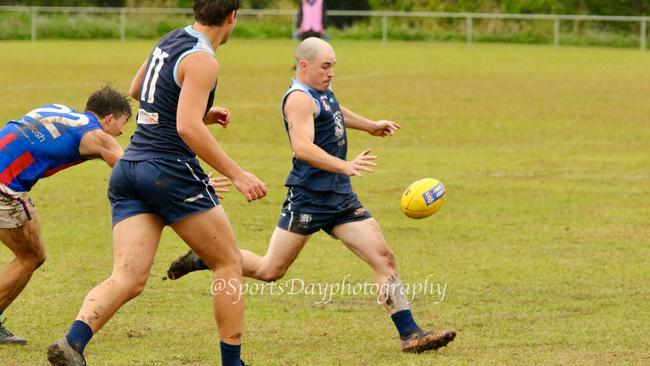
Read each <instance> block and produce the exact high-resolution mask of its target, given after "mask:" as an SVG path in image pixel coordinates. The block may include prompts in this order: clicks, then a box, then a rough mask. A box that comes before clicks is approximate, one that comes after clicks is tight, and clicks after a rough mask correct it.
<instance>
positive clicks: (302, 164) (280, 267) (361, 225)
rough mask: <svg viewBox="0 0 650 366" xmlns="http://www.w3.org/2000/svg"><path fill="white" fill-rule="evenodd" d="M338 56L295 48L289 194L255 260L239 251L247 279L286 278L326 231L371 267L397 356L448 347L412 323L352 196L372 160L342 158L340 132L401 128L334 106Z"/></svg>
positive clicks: (371, 223) (319, 43) (187, 268)
mask: <svg viewBox="0 0 650 366" xmlns="http://www.w3.org/2000/svg"><path fill="white" fill-rule="evenodd" d="M335 64H336V55H335V54H334V50H333V49H332V47H331V46H330V45H329V44H328V43H327V42H325V41H323V40H321V39H318V38H308V39H306V40H305V41H303V42H302V43H300V45H299V46H298V48H297V50H296V77H295V78H294V79H293V82H292V85H291V87H290V88H289V90H288V91H287V92H286V93H285V94H284V97H283V98H282V114H283V117H284V122H285V128H286V130H287V132H288V134H289V140H290V142H291V148H292V150H293V154H294V158H293V169H292V170H291V172H290V173H289V177H288V178H287V181H286V183H285V185H286V186H287V187H288V194H287V197H286V200H285V202H284V205H283V208H282V214H281V216H280V220H279V222H278V225H277V227H276V228H275V231H274V232H273V235H272V237H271V242H270V244H269V248H268V251H267V252H266V254H265V255H264V256H263V257H260V256H258V255H256V254H254V253H252V252H250V251H247V250H242V256H243V258H244V263H243V271H244V275H245V276H248V277H253V278H256V279H258V280H262V281H275V280H278V279H280V278H282V276H283V275H284V274H285V272H286V271H287V269H288V268H289V266H290V265H291V264H292V263H293V261H294V260H295V259H296V257H297V256H298V254H299V253H300V251H301V250H302V248H303V247H304V246H305V244H306V243H307V241H308V240H309V238H310V236H311V235H312V234H314V233H316V232H318V231H319V230H321V229H322V230H324V231H325V232H327V233H328V234H330V235H332V236H333V237H335V238H337V239H339V240H341V241H342V242H343V244H345V245H346V246H347V247H348V248H349V249H350V250H352V252H354V253H355V254H356V255H357V256H359V257H360V258H361V259H363V260H364V261H365V262H366V263H368V264H369V265H370V266H371V267H372V269H373V271H374V277H375V281H376V282H377V284H378V285H379V288H380V289H382V293H381V295H382V299H383V300H384V304H385V306H386V308H387V309H388V311H389V312H390V314H391V318H392V320H393V322H394V323H395V326H396V327H397V330H398V332H399V335H400V338H401V347H402V351H405V352H416V353H419V352H423V351H427V350H432V349H438V348H440V347H444V346H446V345H447V344H448V343H449V342H451V341H453V340H454V337H455V336H456V332H455V331H453V330H439V331H435V332H429V331H425V330H423V329H421V328H420V327H419V326H418V325H417V324H416V322H415V320H414V319H413V315H412V314H411V310H410V309H409V304H408V301H407V299H406V294H405V291H404V288H403V285H402V282H401V280H400V278H399V276H398V274H397V272H396V264H395V256H394V255H393V253H392V252H391V251H390V249H389V248H388V246H387V245H386V242H385V240H384V236H383V234H382V231H381V228H380V227H379V224H378V223H377V221H376V220H375V219H374V218H373V217H372V216H371V215H370V213H369V212H368V211H366V209H365V208H364V207H363V205H362V204H361V202H359V200H358V198H357V195H356V194H355V193H354V192H353V191H352V186H351V184H350V177H351V176H360V175H361V174H362V172H371V171H373V167H374V166H375V165H376V164H375V163H374V162H373V160H375V159H376V158H377V157H376V156H373V155H369V154H368V150H366V151H364V152H362V153H361V154H359V155H358V156H356V157H355V158H354V159H353V160H352V161H346V154H347V136H346V130H345V128H346V127H347V128H352V129H357V130H362V131H366V132H368V133H370V134H371V135H373V136H382V137H383V136H389V135H392V134H393V133H394V132H396V131H397V130H398V129H399V128H400V126H399V125H398V124H397V123H395V122H391V121H384V120H381V121H372V120H369V119H367V118H364V117H362V116H359V115H357V114H355V113H353V112H352V111H350V110H349V109H346V108H345V107H343V106H341V105H339V103H338V101H337V100H336V97H335V96H334V93H333V92H332V90H331V89H330V84H331V82H332V78H333V76H334V65H335ZM206 268H207V266H206V265H205V263H203V261H202V260H201V258H200V257H199V256H197V255H196V254H194V253H193V252H189V253H187V254H186V255H184V256H182V257H181V258H179V259H177V260H176V261H174V262H173V263H172V265H171V267H170V268H169V271H168V274H167V275H168V277H169V278H170V279H176V278H179V277H181V276H183V275H185V274H186V273H188V272H191V271H195V270H200V269H206Z"/></svg>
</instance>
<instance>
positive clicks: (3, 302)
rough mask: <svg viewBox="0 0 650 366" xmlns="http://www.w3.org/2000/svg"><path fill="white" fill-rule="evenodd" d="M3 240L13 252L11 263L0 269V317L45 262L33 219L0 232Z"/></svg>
mask: <svg viewBox="0 0 650 366" xmlns="http://www.w3.org/2000/svg"><path fill="white" fill-rule="evenodd" d="M0 241H2V242H3V243H4V244H5V245H6V246H7V247H8V248H9V249H10V250H11V251H12V252H13V253H14V256H15V258H14V260H12V261H11V262H9V264H7V265H6V266H5V267H4V268H3V269H2V270H0V314H1V312H2V311H3V310H5V309H7V307H8V306H9V305H10V304H11V303H12V301H13V300H14V299H15V298H16V297H17V296H18V295H19V294H20V292H21V291H22V290H23V288H25V286H26V285H27V283H28V282H29V280H30V278H31V277H32V274H33V273H34V271H36V269H37V268H38V267H40V266H41V265H42V264H43V262H45V248H44V247H43V242H42V241H41V229H40V225H39V223H38V219H37V218H36V217H34V218H33V219H32V220H30V221H27V222H26V223H25V224H24V225H23V226H20V227H17V228H12V229H0Z"/></svg>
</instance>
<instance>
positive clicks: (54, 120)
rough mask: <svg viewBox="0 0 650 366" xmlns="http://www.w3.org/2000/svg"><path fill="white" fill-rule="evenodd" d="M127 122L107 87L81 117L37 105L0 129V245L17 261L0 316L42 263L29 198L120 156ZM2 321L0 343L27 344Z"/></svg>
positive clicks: (3, 276) (122, 100) (120, 99)
mask: <svg viewBox="0 0 650 366" xmlns="http://www.w3.org/2000/svg"><path fill="white" fill-rule="evenodd" d="M130 117H131V106H130V105H129V102H128V100H127V99H126V97H125V96H123V95H122V94H120V93H118V92H117V91H115V90H113V89H112V88H111V87H109V86H105V87H103V88H102V89H101V90H98V91H96V92H94V93H93V94H92V95H91V96H90V97H89V98H88V101H87V103H86V108H85V112H77V111H75V110H73V109H71V108H69V107H66V106H64V105H60V104H46V105H43V106H40V107H38V108H36V109H34V110H32V111H30V112H29V113H27V114H25V115H24V116H23V117H21V118H20V119H17V120H14V121H9V122H8V123H7V124H6V126H5V127H4V128H2V130H0V241H2V242H3V243H4V244H5V245H6V246H7V247H8V248H9V249H10V250H11V251H12V252H13V253H14V255H15V256H16V257H15V259H14V260H13V261H11V262H10V263H9V264H7V265H6V266H5V267H4V268H2V269H1V270H0V314H2V312H3V311H4V310H6V309H7V307H8V306H9V305H10V304H11V303H12V301H13V300H15V299H16V297H17V296H18V295H19V294H20V293H21V291H22V290H23V289H24V288H25V286H26V285H27V283H28V282H29V280H30V278H31V277H32V274H33V273H34V271H36V269H37V268H38V267H39V266H41V265H42V264H43V262H45V248H44V247H43V241H42V239H41V227H40V224H39V221H38V218H37V217H36V213H35V212H34V204H33V203H32V200H31V199H30V198H29V196H28V192H29V191H30V190H31V188H32V187H33V186H34V185H35V184H36V182H38V181H39V179H41V178H44V177H49V176H50V175H52V174H54V173H56V172H58V171H61V170H63V169H66V168H68V167H71V166H73V165H76V164H79V163H82V162H84V161H86V160H88V159H93V158H101V159H103V160H104V161H106V162H107V163H108V165H110V166H113V165H115V163H116V162H117V160H118V159H119V158H120V156H122V153H123V151H122V147H121V146H120V145H119V144H118V143H117V141H116V140H115V136H118V135H121V134H122V130H123V128H124V124H125V123H126V122H127V121H128V120H129V118H130ZM26 343H27V341H26V340H25V339H23V338H21V337H18V336H15V335H13V334H11V332H9V331H8V330H7V329H6V328H5V327H4V326H3V325H2V323H1V322H0V344H21V345H22V344H26Z"/></svg>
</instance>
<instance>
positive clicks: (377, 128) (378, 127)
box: [368, 119, 402, 137]
mask: <svg viewBox="0 0 650 366" xmlns="http://www.w3.org/2000/svg"><path fill="white" fill-rule="evenodd" d="M400 128H402V126H400V125H399V124H397V123H395V122H393V121H387V120H383V119H382V120H380V121H377V122H376V123H375V124H374V125H373V126H372V129H371V130H369V131H368V133H369V134H371V135H373V136H380V137H386V136H391V135H393V134H394V133H395V132H396V131H397V130H399V129H400Z"/></svg>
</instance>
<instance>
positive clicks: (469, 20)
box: [0, 6, 650, 50]
mask: <svg viewBox="0 0 650 366" xmlns="http://www.w3.org/2000/svg"><path fill="white" fill-rule="evenodd" d="M0 11H4V12H26V13H29V14H31V37H32V40H34V41H35V40H37V39H38V32H37V24H38V16H39V14H43V13H75V14H119V15H120V24H119V27H120V38H121V39H122V40H125V39H126V24H127V18H128V17H127V15H130V14H140V15H142V14H186V15H191V14H192V9H187V8H94V7H45V6H43V7H36V6H0ZM239 13H240V14H241V15H264V16H285V17H286V16H291V17H293V18H294V19H295V16H296V11H294V10H288V9H287V10H275V9H262V10H256V9H241V10H240V11H239ZM327 15H328V16H332V17H337V16H358V17H375V18H381V20H382V41H383V42H386V41H387V40H388V18H447V19H465V34H466V41H467V43H468V44H471V43H472V42H473V38H474V35H473V33H474V31H473V28H474V20H484V19H502V20H541V21H549V22H553V45H555V46H559V45H560V37H561V34H560V23H561V22H562V21H599V22H636V23H639V24H640V32H639V47H640V48H641V49H642V50H645V49H647V39H648V35H647V24H648V21H649V20H650V17H647V16H612V15H559V14H499V13H449V12H401V11H360V10H329V11H328V12H327ZM294 23H295V22H294Z"/></svg>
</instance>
